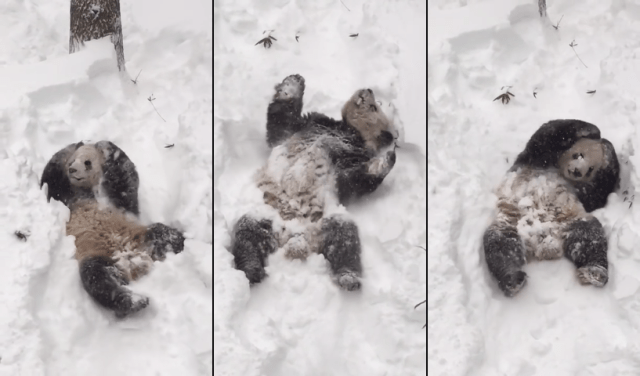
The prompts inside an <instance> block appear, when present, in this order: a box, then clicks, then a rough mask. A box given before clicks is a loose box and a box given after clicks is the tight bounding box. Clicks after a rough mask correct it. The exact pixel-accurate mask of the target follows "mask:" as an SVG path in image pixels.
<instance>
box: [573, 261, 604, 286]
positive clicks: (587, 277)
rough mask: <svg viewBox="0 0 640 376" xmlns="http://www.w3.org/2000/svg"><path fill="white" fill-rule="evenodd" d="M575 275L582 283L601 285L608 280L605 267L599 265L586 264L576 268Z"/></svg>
mask: <svg viewBox="0 0 640 376" xmlns="http://www.w3.org/2000/svg"><path fill="white" fill-rule="evenodd" d="M577 275H578V280H579V281H580V283H581V284H583V285H594V286H596V287H602V286H604V285H606V284H607V281H608V280H609V273H608V272H607V269H606V268H605V267H604V266H600V265H587V266H583V267H581V268H578V271H577Z"/></svg>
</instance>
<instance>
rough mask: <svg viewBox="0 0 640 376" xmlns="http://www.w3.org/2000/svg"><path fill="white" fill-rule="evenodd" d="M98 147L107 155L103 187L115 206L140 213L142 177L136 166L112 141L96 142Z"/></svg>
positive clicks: (136, 213)
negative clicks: (139, 191) (139, 201)
mask: <svg viewBox="0 0 640 376" xmlns="http://www.w3.org/2000/svg"><path fill="white" fill-rule="evenodd" d="M96 148H98V149H100V150H101V151H103V153H104V154H105V157H106V160H105V162H104V165H103V166H102V171H103V174H104V177H103V180H102V189H103V190H104V192H105V193H106V194H107V196H108V197H109V200H110V201H111V203H112V204H113V205H114V206H115V207H118V208H121V209H124V210H126V211H128V212H131V213H133V214H135V215H138V214H139V209H138V186H139V185H140V179H139V178H138V172H137V171H136V166H135V165H134V164H133V162H131V160H130V159H129V157H128V156H127V155H126V154H125V152H124V151H122V149H120V148H119V147H117V146H116V145H114V144H113V143H112V142H110V141H100V142H98V143H96Z"/></svg>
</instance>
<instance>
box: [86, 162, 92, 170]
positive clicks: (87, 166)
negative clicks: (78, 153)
mask: <svg viewBox="0 0 640 376" xmlns="http://www.w3.org/2000/svg"><path fill="white" fill-rule="evenodd" d="M84 165H85V167H86V168H87V170H91V161H84Z"/></svg>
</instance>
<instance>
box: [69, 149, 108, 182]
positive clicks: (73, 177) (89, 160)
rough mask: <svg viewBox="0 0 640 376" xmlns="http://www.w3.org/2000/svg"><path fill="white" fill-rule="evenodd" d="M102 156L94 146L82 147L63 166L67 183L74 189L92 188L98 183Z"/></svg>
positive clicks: (100, 175) (100, 174)
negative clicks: (67, 179)
mask: <svg viewBox="0 0 640 376" xmlns="http://www.w3.org/2000/svg"><path fill="white" fill-rule="evenodd" d="M103 164H104V154H103V153H102V152H101V151H100V150H98V149H97V148H96V147H95V146H94V145H82V146H80V147H79V148H78V149H76V151H75V152H74V153H73V154H71V156H70V157H69V159H67V161H66V164H65V167H64V168H65V173H66V174H67V177H68V178H69V183H70V184H71V185H72V186H75V187H81V188H92V187H95V186H96V185H98V184H99V183H100V178H101V177H102V166H103Z"/></svg>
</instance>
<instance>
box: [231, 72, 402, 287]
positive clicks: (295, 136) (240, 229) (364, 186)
mask: <svg viewBox="0 0 640 376" xmlns="http://www.w3.org/2000/svg"><path fill="white" fill-rule="evenodd" d="M275 89H276V92H275V94H274V96H273V101H272V102H271V103H270V104H269V108H268V111H267V143H268V144H269V146H271V147H273V150H272V152H271V155H270V157H269V160H268V161H267V163H266V165H265V166H264V167H263V168H262V169H260V170H259V171H258V173H257V174H256V182H257V185H258V187H259V188H260V189H261V190H262V191H263V192H264V202H265V203H266V204H268V205H270V206H271V207H273V208H275V209H276V210H277V212H278V213H279V216H280V218H281V219H283V220H285V221H290V220H295V221H296V223H297V224H298V226H297V229H298V230H296V231H289V230H288V229H287V228H286V226H284V229H281V228H277V229H274V228H273V221H272V220H269V219H265V218H253V217H251V216H244V217H242V218H241V219H240V220H239V221H238V223H237V225H236V228H235V241H234V244H233V246H232V253H233V254H234V256H235V260H236V267H237V268H238V269H240V270H243V271H244V272H245V274H246V275H247V278H248V279H249V281H250V282H251V283H257V282H260V281H261V280H262V278H264V276H266V273H265V272H264V263H265V259H266V257H267V256H268V254H269V253H271V252H274V251H275V250H276V249H277V248H278V247H283V248H284V252H285V255H286V256H287V257H288V258H298V259H304V258H306V257H307V255H308V254H309V253H311V252H318V253H322V254H324V255H325V257H326V258H327V260H328V261H329V263H330V264H331V268H332V271H333V274H334V279H335V280H336V282H337V283H338V284H339V285H340V286H341V287H343V288H345V289H348V290H354V289H358V288H360V282H359V277H360V275H361V271H362V268H361V265H360V243H359V239H358V231H357V226H356V225H355V224H354V223H353V222H352V221H350V220H348V219H346V218H344V217H341V216H327V215H326V211H327V208H329V207H330V206H332V205H333V206H335V205H337V204H338V203H342V204H347V203H348V202H349V201H350V200H351V199H352V198H356V197H360V196H362V195H364V194H367V193H370V192H373V191H374V190H375V189H376V188H377V187H378V186H379V185H380V184H381V183H382V181H383V179H384V178H385V176H386V175H387V174H388V173H389V171H390V170H391V168H392V167H393V165H394V164H395V151H394V146H393V140H394V135H393V134H392V132H394V129H393V127H392V125H391V123H390V122H389V120H388V119H387V117H386V116H385V114H384V113H383V112H382V110H381V108H380V107H379V106H378V104H377V103H376V100H375V96H374V94H373V91H372V90H370V89H361V90H357V91H356V92H355V93H354V94H353V96H352V97H351V98H350V99H349V100H348V101H347V102H346V103H345V104H344V106H343V109H342V121H336V120H333V119H330V118H328V117H326V116H324V115H322V114H318V113H310V114H307V115H304V116H302V115H301V111H302V97H303V94H304V89H305V81H304V78H303V77H301V76H299V75H291V76H289V77H287V78H285V79H284V80H283V82H282V83H280V84H278V85H276V87H275ZM337 239H340V241H337Z"/></svg>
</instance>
